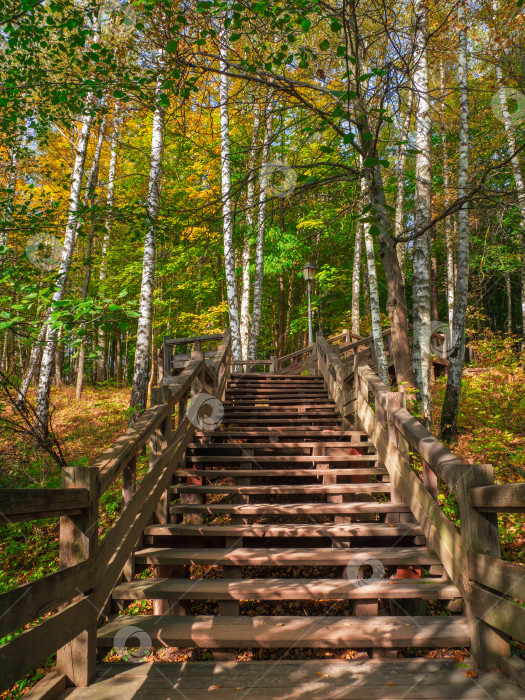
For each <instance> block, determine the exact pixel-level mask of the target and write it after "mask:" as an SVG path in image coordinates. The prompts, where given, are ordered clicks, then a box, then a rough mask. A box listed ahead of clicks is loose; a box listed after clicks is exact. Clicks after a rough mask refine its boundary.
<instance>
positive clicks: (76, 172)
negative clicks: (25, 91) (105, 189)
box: [35, 97, 93, 436]
mask: <svg viewBox="0 0 525 700" xmlns="http://www.w3.org/2000/svg"><path fill="white" fill-rule="evenodd" d="M88 103H91V97H90V98H89V99H88ZM92 121H93V110H92V108H90V109H88V110H87V111H86V113H85V114H84V115H83V116H82V119H81V128H80V134H79V137H78V141H77V144H76V147H75V161H74V166H73V175H72V178H71V186H70V192H69V206H68V216H67V224H66V231H65V236H64V244H63V248H62V257H61V260H60V265H59V268H58V272H57V279H56V282H55V287H56V288H55V292H54V294H53V297H52V301H51V309H53V307H54V306H55V305H56V303H57V302H60V301H62V299H63V298H64V294H65V291H66V284H67V280H68V275H69V270H70V268H71V263H72V260H73V251H74V248H75V239H76V232H77V226H78V214H79V208H80V204H81V201H80V200H81V193H82V178H83V176H84V167H85V163H86V154H87V148H88V143H89V136H90V133H91V124H92ZM45 337H46V341H45V346H44V349H43V352H42V363H41V367H40V378H39V381H38V389H37V398H36V407H35V416H36V422H35V430H36V431H37V432H38V433H39V434H40V435H41V436H45V435H47V433H48V421H49V395H50V391H51V380H52V377H53V367H54V363H55V352H56V339H57V328H56V327H53V326H52V325H47V331H46V334H45Z"/></svg>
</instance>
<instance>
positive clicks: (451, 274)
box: [439, 61, 456, 328]
mask: <svg viewBox="0 0 525 700" xmlns="http://www.w3.org/2000/svg"><path fill="white" fill-rule="evenodd" d="M439 78H440V92H441V101H442V103H444V101H445V68H444V66H443V61H441V63H440V67H439ZM441 139H442V147H443V192H444V197H443V206H444V207H445V208H446V207H447V206H448V203H449V199H450V197H449V188H450V180H449V166H448V152H447V132H446V130H445V127H444V126H443V128H442V130H441ZM450 223H451V222H450V219H449V218H448V217H447V218H445V219H444V221H443V232H444V234H445V247H446V249H447V277H446V280H447V284H446V287H447V308H448V325H449V327H450V328H452V323H453V321H454V287H455V285H456V275H455V271H454V243H453V240H452V238H453V237H452V230H451V225H450Z"/></svg>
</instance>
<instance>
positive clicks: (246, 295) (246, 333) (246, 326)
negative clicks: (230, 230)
mask: <svg viewBox="0 0 525 700" xmlns="http://www.w3.org/2000/svg"><path fill="white" fill-rule="evenodd" d="M260 124H261V110H260V105H258V104H257V105H256V106H255V113H254V117H253V131H252V141H251V145H250V157H249V160H248V178H249V180H248V187H247V190H246V233H245V234H244V241H243V247H242V291H241V324H240V333H241V349H242V359H243V360H247V359H248V346H249V342H250V261H251V250H250V239H251V236H252V233H253V220H254V216H253V206H254V203H255V163H256V161H257V142H258V139H259V127H260Z"/></svg>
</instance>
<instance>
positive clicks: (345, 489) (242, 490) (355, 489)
mask: <svg viewBox="0 0 525 700" xmlns="http://www.w3.org/2000/svg"><path fill="white" fill-rule="evenodd" d="M328 473H329V474H330V472H329V471H328ZM171 492H172V493H175V494H177V493H201V494H218V493H219V494H235V495H257V494H259V495H265V496H266V495H269V494H275V495H278V494H289V495H297V494H307V495H308V494H310V495H316V494H325V493H337V494H341V493H346V494H349V493H351V494H359V493H389V492H390V484H388V483H384V482H377V483H370V484H306V485H305V484H303V485H299V484H297V485H294V484H285V485H282V486H266V485H263V486H258V485H250V486H215V485H212V486H191V485H190V486H186V485H183V486H180V485H177V486H173V487H172V489H171Z"/></svg>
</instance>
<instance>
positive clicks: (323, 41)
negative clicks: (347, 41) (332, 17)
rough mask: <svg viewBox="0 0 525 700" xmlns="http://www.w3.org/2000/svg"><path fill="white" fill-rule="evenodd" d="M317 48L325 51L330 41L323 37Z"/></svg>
mask: <svg viewBox="0 0 525 700" xmlns="http://www.w3.org/2000/svg"><path fill="white" fill-rule="evenodd" d="M319 48H320V49H321V51H326V50H327V49H329V48H330V42H329V41H328V39H323V40H322V41H321V42H319Z"/></svg>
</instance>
